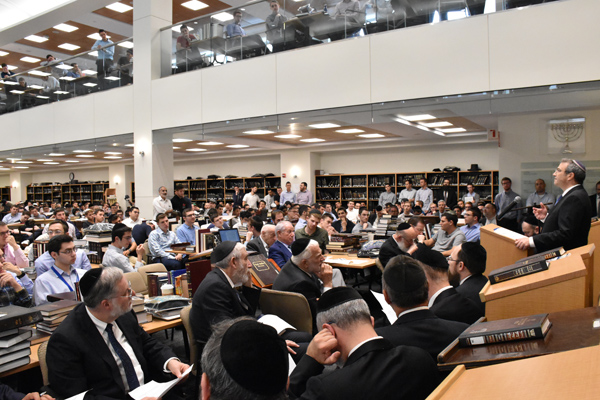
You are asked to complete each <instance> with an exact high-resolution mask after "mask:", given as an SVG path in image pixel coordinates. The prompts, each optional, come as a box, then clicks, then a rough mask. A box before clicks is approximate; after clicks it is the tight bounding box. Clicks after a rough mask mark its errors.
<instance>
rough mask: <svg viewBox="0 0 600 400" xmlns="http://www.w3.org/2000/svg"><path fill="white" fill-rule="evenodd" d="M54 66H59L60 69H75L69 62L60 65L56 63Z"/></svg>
mask: <svg viewBox="0 0 600 400" xmlns="http://www.w3.org/2000/svg"><path fill="white" fill-rule="evenodd" d="M54 68H58V69H73V67H71V66H70V65H69V64H58V65H55V66H54Z"/></svg>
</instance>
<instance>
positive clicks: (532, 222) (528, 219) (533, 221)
mask: <svg viewBox="0 0 600 400" xmlns="http://www.w3.org/2000/svg"><path fill="white" fill-rule="evenodd" d="M523 221H524V222H527V223H528V224H529V225H533V226H538V219H537V218H536V217H535V215H532V214H527V215H526V216H525V218H524V219H523Z"/></svg>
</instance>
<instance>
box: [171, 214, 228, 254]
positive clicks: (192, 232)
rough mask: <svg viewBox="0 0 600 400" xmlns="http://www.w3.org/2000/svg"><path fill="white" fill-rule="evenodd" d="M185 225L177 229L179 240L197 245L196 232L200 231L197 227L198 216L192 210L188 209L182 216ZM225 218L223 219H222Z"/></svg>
mask: <svg viewBox="0 0 600 400" xmlns="http://www.w3.org/2000/svg"><path fill="white" fill-rule="evenodd" d="M181 216H182V218H183V224H182V225H181V226H180V227H179V228H177V231H176V234H177V238H178V239H179V241H180V242H181V243H189V244H191V245H192V246H195V245H196V231H197V230H198V229H200V228H199V227H197V226H196V225H195V223H196V214H195V213H194V210H192V209H191V208H186V209H185V210H183V212H182V214H181ZM221 218H223V217H221Z"/></svg>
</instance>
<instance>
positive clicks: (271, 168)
mask: <svg viewBox="0 0 600 400" xmlns="http://www.w3.org/2000/svg"><path fill="white" fill-rule="evenodd" d="M280 170H281V165H280V156H279V154H278V153H272V154H269V155H260V156H259V155H257V156H251V157H239V156H238V157H235V158H226V157H222V158H217V159H204V160H203V159H202V158H198V159H195V160H189V161H179V162H176V163H175V165H174V166H173V175H174V178H175V179H186V178H187V177H188V176H191V177H192V178H193V179H195V178H198V177H202V178H205V179H206V177H207V176H208V175H220V176H221V177H225V176H226V175H236V176H243V177H247V176H252V175H254V174H267V173H269V172H270V173H272V174H274V175H275V176H279V174H280ZM169 190H170V189H169Z"/></svg>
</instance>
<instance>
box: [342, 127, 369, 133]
mask: <svg viewBox="0 0 600 400" xmlns="http://www.w3.org/2000/svg"><path fill="white" fill-rule="evenodd" d="M336 132H338V133H363V132H364V131H363V130H362V129H356V128H352V129H340V130H338V131H336Z"/></svg>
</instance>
